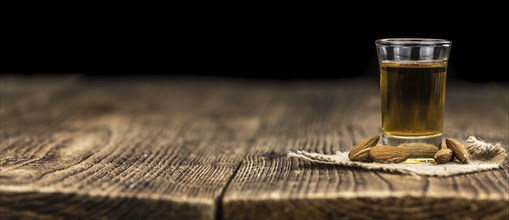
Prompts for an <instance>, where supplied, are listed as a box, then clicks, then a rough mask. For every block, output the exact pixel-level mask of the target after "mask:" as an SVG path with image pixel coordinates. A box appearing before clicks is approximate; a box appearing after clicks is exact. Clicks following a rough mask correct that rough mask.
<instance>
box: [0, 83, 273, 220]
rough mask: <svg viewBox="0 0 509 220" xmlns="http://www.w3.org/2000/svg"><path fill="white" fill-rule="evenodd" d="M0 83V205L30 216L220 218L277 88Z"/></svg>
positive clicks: (15, 213)
mask: <svg viewBox="0 0 509 220" xmlns="http://www.w3.org/2000/svg"><path fill="white" fill-rule="evenodd" d="M33 81H35V82H39V83H35V82H33ZM1 82H2V86H1V88H2V90H1V100H2V102H1V104H2V105H1V107H2V108H1V111H0V114H1V119H2V120H1V124H0V125H1V128H2V129H1V134H0V135H1V140H2V142H1V151H0V192H1V195H2V196H1V199H0V212H1V216H2V217H6V216H8V217H29V218H30V217H37V218H39V217H40V218H47V217H49V218H69V217H77V218H92V219H93V218H121V219H124V218H128V219H140V218H142V219H160V218H168V217H169V218H171V219H213V218H215V216H216V213H215V212H216V206H217V201H218V198H219V196H220V194H221V193H222V191H223V189H224V188H225V186H226V184H227V183H228V181H229V180H230V178H231V176H232V174H233V172H234V171H235V169H236V168H237V167H238V165H239V164H240V161H241V159H242V158H243V157H244V155H245V152H246V151H247V150H246V148H247V147H249V144H250V142H251V137H252V136H253V134H254V132H256V130H257V128H258V126H259V120H260V115H261V113H262V112H263V110H264V108H265V107H266V104H267V102H268V100H269V98H270V91H271V86H270V85H268V86H266V84H263V85H260V83H258V84H257V83H256V82H255V83H251V82H225V81H215V82H206V81H200V80H197V81H188V80H184V79H183V80H169V81H161V82H157V81H149V82H143V81H123V82H121V83H116V82H83V81H81V80H71V81H67V82H66V83H60V82H57V81H55V82H52V81H47V80H43V79H34V80H29V79H17V78H14V79H3V80H2V81H1ZM31 84H36V85H35V86H34V87H31V86H29V85H31ZM252 84H253V85H252Z"/></svg>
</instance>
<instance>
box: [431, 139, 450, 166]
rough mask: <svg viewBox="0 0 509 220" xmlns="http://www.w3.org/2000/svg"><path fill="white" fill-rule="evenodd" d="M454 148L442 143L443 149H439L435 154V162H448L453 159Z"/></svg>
mask: <svg viewBox="0 0 509 220" xmlns="http://www.w3.org/2000/svg"><path fill="white" fill-rule="evenodd" d="M451 157H452V150H451V149H449V148H447V146H446V145H445V144H444V143H442V149H440V150H438V152H437V153H436V154H435V156H433V159H435V162H437V163H439V164H443V163H447V162H449V161H450V160H451Z"/></svg>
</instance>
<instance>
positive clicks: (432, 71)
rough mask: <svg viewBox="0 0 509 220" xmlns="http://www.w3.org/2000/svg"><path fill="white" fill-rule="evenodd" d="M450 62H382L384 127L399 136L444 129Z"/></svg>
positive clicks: (433, 133) (422, 133) (423, 133)
mask: <svg viewBox="0 0 509 220" xmlns="http://www.w3.org/2000/svg"><path fill="white" fill-rule="evenodd" d="M446 70H447V63H437V62H427V63H426V62H406V63H402V62H384V63H381V64H380V92H381V96H382V130H383V132H384V133H385V134H389V135H398V136H428V135H436V134H440V133H442V130H443V110H444V104H445V81H446Z"/></svg>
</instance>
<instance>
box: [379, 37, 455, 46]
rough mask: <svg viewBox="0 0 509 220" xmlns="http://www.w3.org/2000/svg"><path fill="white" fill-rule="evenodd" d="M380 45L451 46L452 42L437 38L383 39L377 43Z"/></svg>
mask: <svg viewBox="0 0 509 220" xmlns="http://www.w3.org/2000/svg"><path fill="white" fill-rule="evenodd" d="M375 43H376V44H378V45H450V44H451V43H452V41H450V40H446V39H436V38H383V39H378V40H376V41H375Z"/></svg>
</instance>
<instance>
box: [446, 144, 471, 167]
mask: <svg viewBox="0 0 509 220" xmlns="http://www.w3.org/2000/svg"><path fill="white" fill-rule="evenodd" d="M445 143H446V144H447V147H448V148H449V149H451V150H452V153H453V154H454V157H456V159H458V160H459V161H460V162H461V163H468V157H469V155H468V152H467V151H466V150H465V148H464V147H463V144H461V142H459V141H457V140H456V139H453V138H447V139H445Z"/></svg>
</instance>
